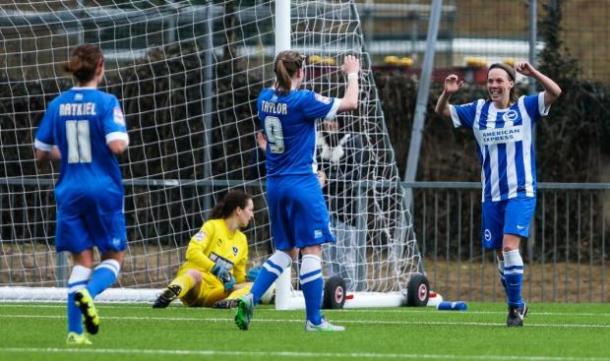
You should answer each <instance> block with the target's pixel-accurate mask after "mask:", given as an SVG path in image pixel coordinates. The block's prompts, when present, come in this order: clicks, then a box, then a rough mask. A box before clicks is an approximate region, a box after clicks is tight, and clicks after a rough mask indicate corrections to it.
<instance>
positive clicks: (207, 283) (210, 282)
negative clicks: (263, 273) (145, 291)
mask: <svg viewBox="0 0 610 361" xmlns="http://www.w3.org/2000/svg"><path fill="white" fill-rule="evenodd" d="M253 208H254V205H253V203H252V198H251V197H250V196H249V195H248V194H246V193H244V192H241V191H236V190H233V191H230V192H229V193H227V194H226V195H225V196H224V198H223V199H222V201H221V202H220V203H218V204H217V205H216V206H215V207H214V209H212V215H211V216H210V219H209V220H208V221H207V222H205V223H204V224H203V226H202V227H201V229H200V230H199V232H197V234H195V235H194V236H193V237H192V238H191V240H190V242H189V245H188V247H187V249H186V261H185V262H184V264H182V266H180V268H179V269H178V273H177V275H176V278H175V279H174V280H173V281H172V282H171V283H170V284H169V286H167V288H166V289H165V290H164V291H163V292H162V293H161V295H159V297H158V298H157V300H156V301H155V303H154V304H153V308H165V307H167V306H168V305H169V304H170V303H171V302H172V301H173V300H175V299H176V298H180V300H181V301H182V303H184V304H185V305H186V306H189V307H212V306H214V307H222V308H230V307H233V306H235V305H237V300H238V299H239V298H240V297H241V296H244V295H246V294H248V293H249V292H250V288H251V286H252V283H251V282H247V280H246V264H247V262H248V241H247V240H246V236H245V235H244V234H243V233H242V232H241V231H240V229H241V228H243V227H246V226H247V225H248V223H249V222H250V220H251V219H252V217H253V216H254V210H253Z"/></svg>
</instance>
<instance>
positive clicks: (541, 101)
mask: <svg viewBox="0 0 610 361" xmlns="http://www.w3.org/2000/svg"><path fill="white" fill-rule="evenodd" d="M544 93H545V92H540V93H538V112H540V115H541V116H543V117H544V116H547V115H549V110H551V105H550V104H549V105H548V106H546V105H544Z"/></svg>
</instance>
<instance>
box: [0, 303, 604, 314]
mask: <svg viewBox="0 0 610 361" xmlns="http://www.w3.org/2000/svg"><path fill="white" fill-rule="evenodd" d="M95 305H96V307H97V308H98V309H125V308H129V309H136V310H138V309H140V310H144V309H146V310H149V309H151V307H152V304H150V305H147V306H139V305H133V304H117V303H110V304H109V303H101V304H98V303H97V302H96V304H95ZM3 308H59V309H64V308H66V305H65V304H54V305H50V304H44V303H34V304H27V305H26V304H12V303H2V302H0V310H2V309H3ZM180 308H183V306H181V305H179V304H178V305H176V306H170V309H180ZM609 309H610V308H609ZM215 311H222V310H215ZM276 311H277V310H275V309H273V308H261V309H257V310H256V312H257V313H260V312H276ZM530 311H531V312H532V314H533V315H536V316H573V317H600V316H601V317H610V312H607V313H593V312H538V311H536V310H535V309H531V307H530ZM277 312H284V311H277ZM324 312H327V313H335V312H337V313H388V314H391V313H422V314H423V313H434V309H433V308H388V309H352V308H350V309H341V310H324ZM443 314H444V315H469V314H475V315H506V311H472V310H468V311H459V312H449V311H447V312H443Z"/></svg>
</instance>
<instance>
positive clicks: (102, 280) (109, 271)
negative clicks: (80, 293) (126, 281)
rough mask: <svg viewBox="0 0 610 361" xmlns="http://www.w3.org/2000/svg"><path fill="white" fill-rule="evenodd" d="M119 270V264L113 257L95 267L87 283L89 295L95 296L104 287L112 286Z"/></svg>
mask: <svg viewBox="0 0 610 361" xmlns="http://www.w3.org/2000/svg"><path fill="white" fill-rule="evenodd" d="M120 270H121V265H120V264H119V262H118V261H116V260H114V259H107V260H104V261H102V263H100V264H99V265H98V266H97V267H95V271H94V272H93V275H91V279H90V280H89V283H88V284H87V290H88V291H89V293H90V294H91V297H93V298H95V296H97V295H99V294H100V293H102V292H103V291H104V290H105V289H106V288H108V287H110V286H112V284H113V283H114V282H115V281H116V279H117V277H118V276H119V271H120Z"/></svg>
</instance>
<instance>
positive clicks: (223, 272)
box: [212, 264, 235, 291]
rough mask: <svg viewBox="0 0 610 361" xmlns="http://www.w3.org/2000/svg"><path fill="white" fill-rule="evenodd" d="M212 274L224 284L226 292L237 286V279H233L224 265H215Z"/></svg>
mask: <svg viewBox="0 0 610 361" xmlns="http://www.w3.org/2000/svg"><path fill="white" fill-rule="evenodd" d="M212 274H213V275H214V276H216V277H217V278H218V279H219V280H220V282H222V284H223V285H224V287H225V291H230V290H232V289H233V286H235V277H233V275H232V274H231V272H229V270H228V269H227V268H226V267H224V266H223V265H220V264H215V265H214V267H212Z"/></svg>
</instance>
